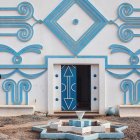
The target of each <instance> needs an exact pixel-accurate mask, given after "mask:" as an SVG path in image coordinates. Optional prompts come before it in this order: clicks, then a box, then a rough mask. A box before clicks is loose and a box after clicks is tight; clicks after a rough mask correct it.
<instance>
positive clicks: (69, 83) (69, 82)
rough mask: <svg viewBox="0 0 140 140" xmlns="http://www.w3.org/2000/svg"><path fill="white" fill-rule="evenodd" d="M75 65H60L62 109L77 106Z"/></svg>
mask: <svg viewBox="0 0 140 140" xmlns="http://www.w3.org/2000/svg"><path fill="white" fill-rule="evenodd" d="M76 85H77V76H76V66H72V65H69V66H68V65H65V66H62V67H61V94H62V96H61V104H62V110H63V111H73V110H76V106H77V89H76Z"/></svg>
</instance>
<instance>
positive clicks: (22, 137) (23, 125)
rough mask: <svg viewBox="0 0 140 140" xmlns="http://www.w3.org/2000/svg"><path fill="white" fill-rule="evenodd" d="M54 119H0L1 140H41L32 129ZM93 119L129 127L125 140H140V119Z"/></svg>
mask: <svg viewBox="0 0 140 140" xmlns="http://www.w3.org/2000/svg"><path fill="white" fill-rule="evenodd" d="M51 119H57V118H53V117H49V116H48V117H46V115H45V114H44V115H42V114H41V115H40V114H36V115H32V116H31V115H28V116H19V117H0V140H39V133H36V132H32V131H31V127H32V126H35V125H39V124H46V123H47V122H48V121H49V120H51ZM93 119H98V120H103V121H110V122H112V123H114V124H123V125H128V127H129V128H128V129H127V130H125V131H124V133H125V136H126V138H125V139H124V140H140V118H120V117H114V116H112V117H106V116H100V117H94V118H93Z"/></svg>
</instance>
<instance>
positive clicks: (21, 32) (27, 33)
mask: <svg viewBox="0 0 140 140" xmlns="http://www.w3.org/2000/svg"><path fill="white" fill-rule="evenodd" d="M0 28H17V29H18V28H19V29H18V31H17V32H16V33H0V36H5V37H6V36H11V37H13V36H14V37H17V39H18V40H19V41H22V42H26V41H29V40H30V39H31V38H32V36H33V33H34V31H33V27H32V26H31V25H30V24H28V23H20V22H10V23H6V22H5V23H3V22H0Z"/></svg>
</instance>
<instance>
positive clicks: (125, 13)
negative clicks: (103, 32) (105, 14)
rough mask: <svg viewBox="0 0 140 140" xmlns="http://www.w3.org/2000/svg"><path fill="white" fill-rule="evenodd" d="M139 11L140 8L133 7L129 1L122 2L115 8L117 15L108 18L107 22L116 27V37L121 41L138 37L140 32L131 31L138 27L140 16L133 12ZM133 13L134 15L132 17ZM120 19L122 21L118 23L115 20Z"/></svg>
mask: <svg viewBox="0 0 140 140" xmlns="http://www.w3.org/2000/svg"><path fill="white" fill-rule="evenodd" d="M138 12H140V8H133V6H132V5H131V4H129V3H122V4H121V5H120V6H119V7H118V10H117V15H118V17H117V18H116V19H115V20H110V21H109V22H108V23H109V24H114V25H115V26H116V27H117V28H118V37H119V39H120V40H121V41H122V42H125V43H127V42H130V41H131V40H132V39H133V38H135V37H140V33H139V34H137V33H135V32H133V29H139V28H140V17H139V16H135V13H138ZM133 15H134V17H133ZM118 19H120V20H122V21H123V22H124V23H123V24H121V25H119V24H118V23H117V22H116V21H117V20H118Z"/></svg>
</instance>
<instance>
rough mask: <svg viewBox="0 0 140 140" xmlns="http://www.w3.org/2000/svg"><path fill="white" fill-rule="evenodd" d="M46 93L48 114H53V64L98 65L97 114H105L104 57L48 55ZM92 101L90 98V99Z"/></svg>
mask: <svg viewBox="0 0 140 140" xmlns="http://www.w3.org/2000/svg"><path fill="white" fill-rule="evenodd" d="M47 63H48V93H47V110H48V114H49V115H53V114H54V105H55V97H54V96H55V94H54V76H55V71H54V68H55V65H94V64H98V65H99V114H102V115H104V114H105V108H106V106H105V59H104V58H102V57H101V58H91V57H90V58H85V57H84V58H70V57H50V58H49V57H48V59H47ZM91 102H92V100H91Z"/></svg>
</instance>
